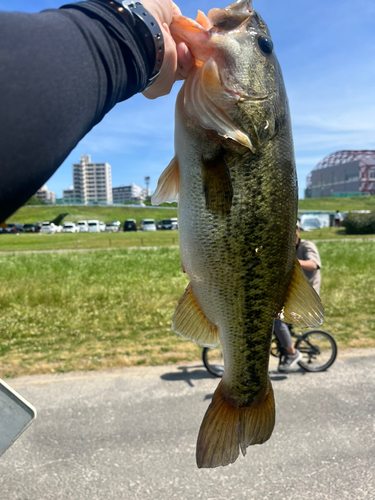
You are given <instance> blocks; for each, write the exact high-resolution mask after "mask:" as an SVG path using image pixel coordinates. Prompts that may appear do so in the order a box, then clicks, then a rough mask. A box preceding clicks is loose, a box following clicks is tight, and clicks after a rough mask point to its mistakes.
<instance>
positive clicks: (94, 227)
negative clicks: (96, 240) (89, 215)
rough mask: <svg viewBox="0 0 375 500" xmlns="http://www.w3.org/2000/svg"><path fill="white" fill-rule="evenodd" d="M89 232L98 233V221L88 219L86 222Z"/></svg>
mask: <svg viewBox="0 0 375 500" xmlns="http://www.w3.org/2000/svg"><path fill="white" fill-rule="evenodd" d="M87 225H88V228H89V233H100V221H98V220H89V221H88V222H87Z"/></svg>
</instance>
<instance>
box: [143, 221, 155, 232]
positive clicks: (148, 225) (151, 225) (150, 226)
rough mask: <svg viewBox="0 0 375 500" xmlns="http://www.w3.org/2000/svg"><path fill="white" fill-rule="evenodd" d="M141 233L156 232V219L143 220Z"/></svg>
mask: <svg viewBox="0 0 375 500" xmlns="http://www.w3.org/2000/svg"><path fill="white" fill-rule="evenodd" d="M141 231H156V224H155V220H154V219H142V220H141Z"/></svg>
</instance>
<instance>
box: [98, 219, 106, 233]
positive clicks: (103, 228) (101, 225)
mask: <svg viewBox="0 0 375 500" xmlns="http://www.w3.org/2000/svg"><path fill="white" fill-rule="evenodd" d="M99 227H100V232H101V233H104V231H105V224H104V222H102V221H99Z"/></svg>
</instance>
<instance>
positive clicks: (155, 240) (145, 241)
mask: <svg viewBox="0 0 375 500" xmlns="http://www.w3.org/2000/svg"><path fill="white" fill-rule="evenodd" d="M374 237H375V236H374V235H371V234H370V235H360V236H358V235H350V236H348V235H346V234H345V230H344V229H336V228H333V227H330V228H323V229H317V230H315V231H310V232H303V231H302V232H301V238H304V239H308V240H322V239H334V240H335V239H343V238H345V239H347V238H352V239H353V238H363V239H366V238H374ZM177 244H178V232H177V231H156V232H144V231H138V232H136V233H134V232H129V233H123V232H121V233H75V234H71V233H56V234H40V233H38V234H33V233H20V234H18V235H13V234H6V235H5V234H4V235H1V236H0V252H22V251H37V250H69V249H70V250H74V249H93V248H95V249H98V248H129V247H149V246H171V245H177Z"/></svg>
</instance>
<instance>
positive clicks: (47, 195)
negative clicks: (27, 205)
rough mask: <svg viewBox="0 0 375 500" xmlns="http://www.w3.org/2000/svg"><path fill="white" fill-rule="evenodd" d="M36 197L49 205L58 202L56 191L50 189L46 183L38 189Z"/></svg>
mask: <svg viewBox="0 0 375 500" xmlns="http://www.w3.org/2000/svg"><path fill="white" fill-rule="evenodd" d="M35 198H38V200H41V201H43V202H44V203H46V204H49V205H55V203H56V196H55V193H54V192H53V191H49V190H48V187H47V185H46V184H43V186H42V187H41V188H40V189H38V191H37V192H36V193H35Z"/></svg>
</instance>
